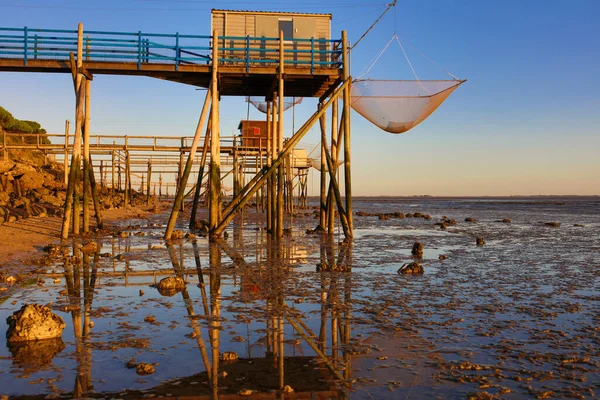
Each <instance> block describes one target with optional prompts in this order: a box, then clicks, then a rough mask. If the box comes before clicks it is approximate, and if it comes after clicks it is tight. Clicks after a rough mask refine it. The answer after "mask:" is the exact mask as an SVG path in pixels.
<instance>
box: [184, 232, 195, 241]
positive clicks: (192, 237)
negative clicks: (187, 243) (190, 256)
mask: <svg viewBox="0 0 600 400" xmlns="http://www.w3.org/2000/svg"><path fill="white" fill-rule="evenodd" d="M185 238H186V239H195V238H196V235H194V234H193V233H189V232H188V233H186V234H185Z"/></svg>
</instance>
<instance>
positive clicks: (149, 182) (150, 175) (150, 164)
mask: <svg viewBox="0 0 600 400" xmlns="http://www.w3.org/2000/svg"><path fill="white" fill-rule="evenodd" d="M151 180H152V161H148V179H146V205H149V204H150V185H151Z"/></svg>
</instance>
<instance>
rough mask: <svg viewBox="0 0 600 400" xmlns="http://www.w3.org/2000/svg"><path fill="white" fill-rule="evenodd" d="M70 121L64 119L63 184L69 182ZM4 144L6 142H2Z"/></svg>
mask: <svg viewBox="0 0 600 400" xmlns="http://www.w3.org/2000/svg"><path fill="white" fill-rule="evenodd" d="M70 126H71V122H70V121H69V120H66V121H65V159H64V161H63V165H64V168H65V171H64V172H65V185H67V184H68V183H69V131H70ZM4 145H6V143H4Z"/></svg>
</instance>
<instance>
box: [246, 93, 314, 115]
mask: <svg viewBox="0 0 600 400" xmlns="http://www.w3.org/2000/svg"><path fill="white" fill-rule="evenodd" d="M246 101H247V102H248V103H249V104H252V105H253V106H254V107H256V109H257V110H258V111H260V112H262V113H265V114H266V113H267V102H266V101H265V98H264V97H261V96H249V97H246ZM300 103H302V97H284V98H283V111H286V110H288V109H289V108H291V107H293V106H294V105H296V104H300Z"/></svg>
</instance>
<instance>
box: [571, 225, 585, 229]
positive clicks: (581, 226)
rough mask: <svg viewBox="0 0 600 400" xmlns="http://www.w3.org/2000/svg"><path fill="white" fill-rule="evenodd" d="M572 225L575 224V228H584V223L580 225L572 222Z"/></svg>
mask: <svg viewBox="0 0 600 400" xmlns="http://www.w3.org/2000/svg"><path fill="white" fill-rule="evenodd" d="M573 226H575V227H577V228H585V225H582V224H573Z"/></svg>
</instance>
